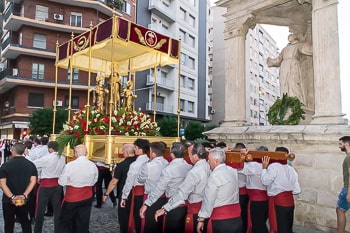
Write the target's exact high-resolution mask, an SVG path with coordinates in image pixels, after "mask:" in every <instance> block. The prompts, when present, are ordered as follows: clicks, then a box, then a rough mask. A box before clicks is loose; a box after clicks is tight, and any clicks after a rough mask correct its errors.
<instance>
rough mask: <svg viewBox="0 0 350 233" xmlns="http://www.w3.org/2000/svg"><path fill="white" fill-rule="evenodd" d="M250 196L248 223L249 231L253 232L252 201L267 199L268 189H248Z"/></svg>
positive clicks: (249, 232) (248, 232)
mask: <svg viewBox="0 0 350 233" xmlns="http://www.w3.org/2000/svg"><path fill="white" fill-rule="evenodd" d="M247 191H248V196H249V202H248V208H247V216H248V223H247V233H251V232H252V218H251V216H250V203H251V202H252V201H267V200H268V196H267V191H266V190H259V189H247Z"/></svg>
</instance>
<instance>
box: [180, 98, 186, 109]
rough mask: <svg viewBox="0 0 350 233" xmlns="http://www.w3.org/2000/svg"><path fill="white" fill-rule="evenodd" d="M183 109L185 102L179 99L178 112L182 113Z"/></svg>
mask: <svg viewBox="0 0 350 233" xmlns="http://www.w3.org/2000/svg"><path fill="white" fill-rule="evenodd" d="M184 109H185V100H183V99H180V111H183V110H184Z"/></svg>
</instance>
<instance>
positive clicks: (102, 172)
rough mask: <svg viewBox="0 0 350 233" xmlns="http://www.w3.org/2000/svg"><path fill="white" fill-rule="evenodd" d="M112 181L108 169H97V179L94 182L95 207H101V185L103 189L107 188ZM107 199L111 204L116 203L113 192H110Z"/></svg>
mask: <svg viewBox="0 0 350 233" xmlns="http://www.w3.org/2000/svg"><path fill="white" fill-rule="evenodd" d="M111 180H112V174H111V172H110V171H109V169H108V168H106V169H98V179H97V182H96V205H97V206H98V207H101V205H102V196H103V184H104V186H105V187H108V184H109V182H110V181H111ZM109 198H110V199H111V201H112V202H113V203H116V197H115V195H114V192H113V191H112V192H110V194H109Z"/></svg>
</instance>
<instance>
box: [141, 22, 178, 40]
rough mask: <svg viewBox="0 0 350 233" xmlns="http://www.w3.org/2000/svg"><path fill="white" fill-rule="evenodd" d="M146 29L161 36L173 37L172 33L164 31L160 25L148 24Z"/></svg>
mask: <svg viewBox="0 0 350 233" xmlns="http://www.w3.org/2000/svg"><path fill="white" fill-rule="evenodd" d="M147 28H148V29H151V30H152V31H155V32H158V33H160V34H163V35H165V36H169V37H174V33H172V32H170V31H169V30H166V29H165V28H163V27H162V26H161V25H160V24H157V23H150V24H148V26H147Z"/></svg>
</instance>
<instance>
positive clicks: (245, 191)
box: [239, 187, 248, 195]
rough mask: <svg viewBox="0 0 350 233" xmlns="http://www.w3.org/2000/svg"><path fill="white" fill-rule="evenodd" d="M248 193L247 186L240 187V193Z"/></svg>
mask: <svg viewBox="0 0 350 233" xmlns="http://www.w3.org/2000/svg"><path fill="white" fill-rule="evenodd" d="M246 194H248V191H247V188H246V187H240V188H239V195H246Z"/></svg>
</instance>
